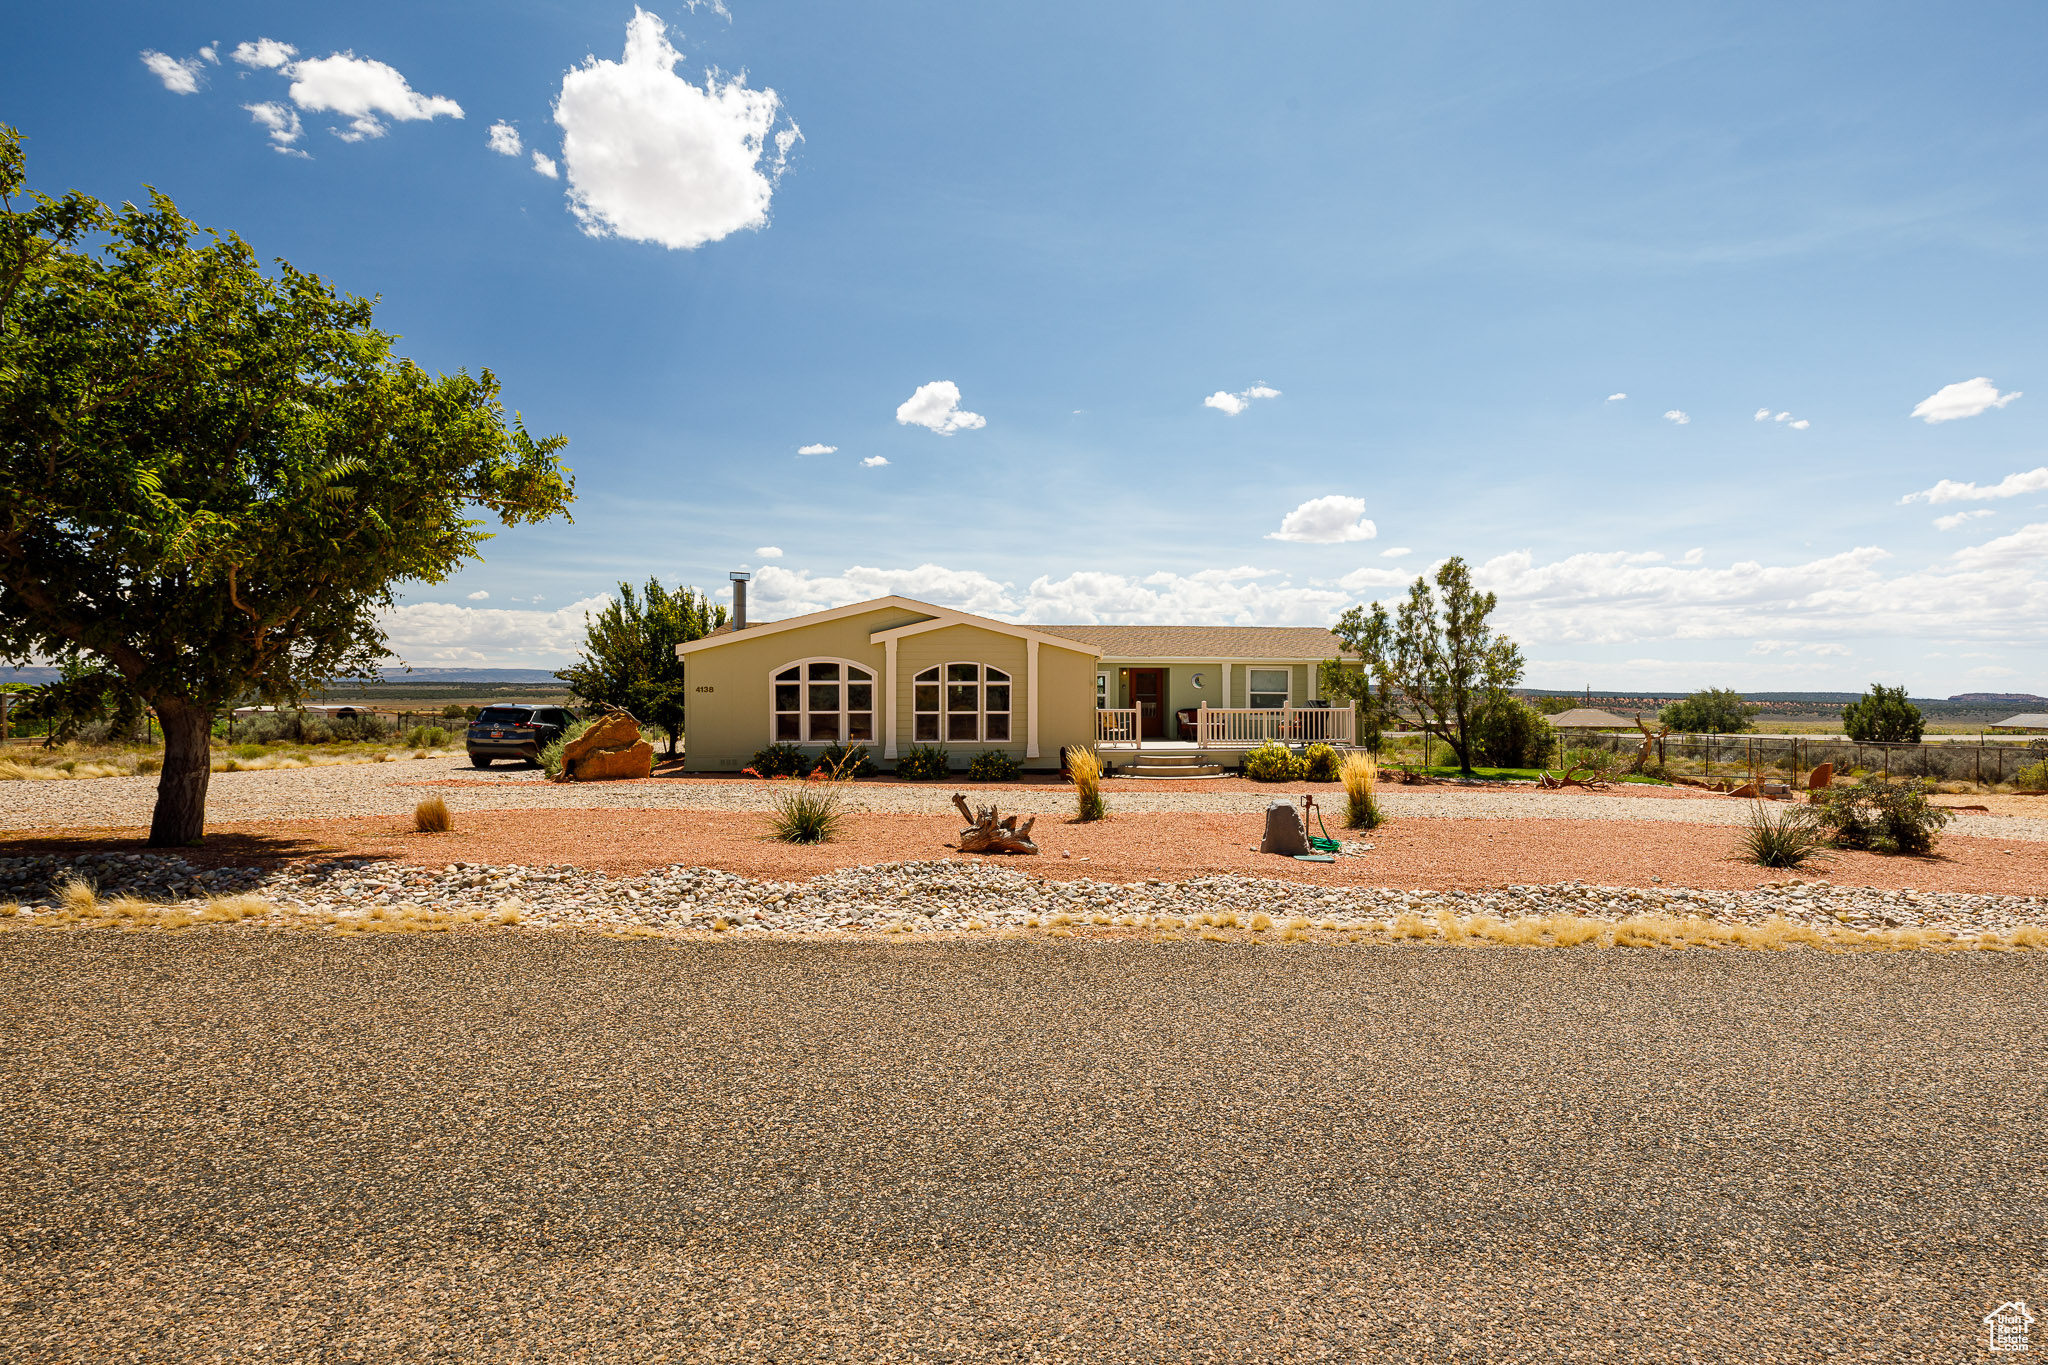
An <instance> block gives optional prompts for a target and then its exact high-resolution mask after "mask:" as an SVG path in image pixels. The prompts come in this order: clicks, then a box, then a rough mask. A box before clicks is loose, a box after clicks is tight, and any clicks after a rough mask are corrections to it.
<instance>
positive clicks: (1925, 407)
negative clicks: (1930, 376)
mask: <svg viewBox="0 0 2048 1365" xmlns="http://www.w3.org/2000/svg"><path fill="white" fill-rule="evenodd" d="M2019 396H2020V393H2019V390H2017V389H2015V390H2013V391H2012V392H2011V393H2000V392H1999V391H1998V390H1997V389H1996V388H1995V387H1993V386H1992V383H1991V381H1990V380H1989V379H1986V378H1984V377H1983V376H1982V375H1979V376H1977V378H1975V379H1965V380H1964V381H1963V382H1962V383H1960V384H1947V385H1944V386H1943V387H1941V388H1939V389H1936V390H1935V391H1934V393H1933V394H1931V395H1930V396H1928V397H1926V398H1923V399H1921V400H1920V405H1919V406H1918V407H1916V408H1914V409H1913V411H1912V412H1910V413H1908V414H1907V416H1909V417H1919V418H1922V419H1924V420H1925V421H1927V422H1929V423H1933V422H1953V421H1955V420H1956V419H1957V418H1958V417H1975V416H1976V415H1977V414H1978V413H1980V412H1983V411H1984V410H1985V409H1987V408H2002V407H2004V406H2005V405H2006V404H2007V403H2010V402H2011V401H2012V400H2013V399H2015V398H2018V397H2019Z"/></svg>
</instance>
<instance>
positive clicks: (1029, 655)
mask: <svg viewBox="0 0 2048 1365" xmlns="http://www.w3.org/2000/svg"><path fill="white" fill-rule="evenodd" d="M1024 687H1025V690H1026V696H1025V698H1024V706H1025V711H1024V757H1026V758H1037V757H1038V641H1036V640H1026V641H1025V642H1024Z"/></svg>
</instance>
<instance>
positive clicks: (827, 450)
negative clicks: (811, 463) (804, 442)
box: [796, 442, 839, 455]
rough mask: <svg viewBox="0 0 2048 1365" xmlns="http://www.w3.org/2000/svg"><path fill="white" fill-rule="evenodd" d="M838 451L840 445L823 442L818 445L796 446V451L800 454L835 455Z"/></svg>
mask: <svg viewBox="0 0 2048 1365" xmlns="http://www.w3.org/2000/svg"><path fill="white" fill-rule="evenodd" d="M838 451H839V447H838V446H828V445H825V444H824V443H822V442H820V443H818V444H816V445H808V446H798V447H797V448H796V453H797V454H799V455H834V454H837V453H838Z"/></svg>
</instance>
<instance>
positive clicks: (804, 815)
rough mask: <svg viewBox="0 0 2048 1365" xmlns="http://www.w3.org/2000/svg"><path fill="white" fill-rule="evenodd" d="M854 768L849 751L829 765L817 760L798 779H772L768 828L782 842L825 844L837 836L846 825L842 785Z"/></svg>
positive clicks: (756, 774)
mask: <svg viewBox="0 0 2048 1365" xmlns="http://www.w3.org/2000/svg"><path fill="white" fill-rule="evenodd" d="M865 756H866V755H865V754H862V755H860V757H865ZM747 771H748V772H750V773H753V772H754V770H753V769H751V768H749V769H747ZM855 771H857V759H856V757H855V756H854V755H851V754H849V755H846V756H844V757H842V758H841V759H840V761H839V762H838V763H835V764H833V765H832V766H831V767H826V766H824V765H823V764H820V765H819V766H818V767H816V768H814V769H812V770H811V775H810V776H809V777H806V778H804V779H803V780H802V781H801V782H787V781H778V782H773V783H772V784H771V785H770V787H769V790H768V800H769V802H770V805H771V807H772V809H771V810H770V811H769V814H768V829H769V832H770V833H771V834H773V835H774V836H775V837H776V838H777V839H780V840H781V841H782V842H783V843H785V844H829V843H831V842H832V841H833V840H835V839H837V838H838V837H839V835H840V834H841V832H842V831H843V830H844V829H845V827H846V810H845V801H846V785H847V783H849V782H851V781H853V774H854V773H855ZM754 776H756V777H759V776H760V774H759V773H754Z"/></svg>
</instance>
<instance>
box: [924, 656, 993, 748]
mask: <svg viewBox="0 0 2048 1365" xmlns="http://www.w3.org/2000/svg"><path fill="white" fill-rule="evenodd" d="M910 682H911V688H910V700H911V710H910V715H911V721H910V735H911V738H912V739H913V740H915V741H917V742H918V743H920V744H932V743H936V742H938V741H939V739H940V738H941V737H942V736H943V737H944V738H945V739H946V740H948V741H952V742H956V743H963V744H975V743H982V742H986V743H989V744H1007V743H1009V740H1010V675H1009V674H1007V673H1005V672H1003V670H1002V669H1000V668H987V667H984V666H983V665H981V664H934V665H932V666H931V667H930V668H927V669H926V670H925V671H924V672H922V673H919V674H917V675H916V676H915V677H913V678H912V679H911V680H910Z"/></svg>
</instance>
